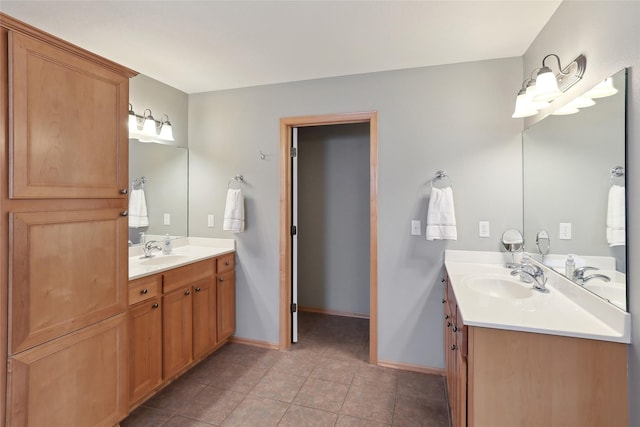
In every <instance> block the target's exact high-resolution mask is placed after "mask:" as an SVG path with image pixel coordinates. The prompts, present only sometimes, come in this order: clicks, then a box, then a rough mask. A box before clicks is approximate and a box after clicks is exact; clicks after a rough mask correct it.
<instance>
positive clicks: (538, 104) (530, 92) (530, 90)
mask: <svg viewBox="0 0 640 427" xmlns="http://www.w3.org/2000/svg"><path fill="white" fill-rule="evenodd" d="M525 93H526V95H527V99H528V100H529V104H530V105H531V107H533V108H535V109H536V110H544V109H545V108H547V107H548V106H549V103H548V102H547V101H534V100H533V96H534V95H535V94H536V85H535V83H532V84H530V85H529V86H527V91H526V92H525Z"/></svg>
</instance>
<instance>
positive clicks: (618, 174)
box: [609, 166, 625, 184]
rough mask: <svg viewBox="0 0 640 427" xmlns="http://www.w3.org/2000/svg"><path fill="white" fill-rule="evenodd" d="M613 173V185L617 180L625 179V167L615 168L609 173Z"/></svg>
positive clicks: (611, 180) (610, 180)
mask: <svg viewBox="0 0 640 427" xmlns="http://www.w3.org/2000/svg"><path fill="white" fill-rule="evenodd" d="M609 172H610V173H611V178H610V179H609V182H610V183H611V184H613V181H614V180H615V179H616V178H622V177H624V172H625V171H624V167H623V166H614V167H612V168H611V170H610V171H609Z"/></svg>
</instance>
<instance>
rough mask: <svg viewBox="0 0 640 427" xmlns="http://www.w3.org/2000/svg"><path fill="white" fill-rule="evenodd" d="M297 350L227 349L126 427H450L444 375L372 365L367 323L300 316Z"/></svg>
mask: <svg viewBox="0 0 640 427" xmlns="http://www.w3.org/2000/svg"><path fill="white" fill-rule="evenodd" d="M299 317H300V321H299V336H300V342H299V343H298V344H295V345H293V346H292V349H291V350H290V351H286V352H285V351H282V352H281V351H275V350H267V349H262V348H258V347H253V346H248V345H242V344H234V343H232V344H227V345H226V346H224V347H223V348H221V349H220V350H218V351H217V352H216V353H214V354H213V355H211V356H210V357H209V358H207V359H205V360H204V361H202V362H201V363H200V364H198V365H197V366H195V367H194V368H193V369H192V370H191V371H189V372H187V373H186V374H185V375H183V376H182V377H181V378H179V379H178V380H176V381H175V382H174V383H172V384H170V385H169V386H168V387H167V388H165V389H164V390H162V391H161V392H160V393H158V394H157V395H156V396H154V397H152V398H151V399H149V400H148V401H147V402H145V403H144V404H143V405H142V406H140V407H139V408H138V409H136V410H135V411H134V412H133V413H132V414H131V415H130V416H129V417H128V418H127V419H126V420H124V421H123V422H122V424H121V426H122V427H142V426H144V427H148V426H163V427H176V426H188V427H208V426H211V425H214V426H242V427H251V426H256V427H267V426H282V427H284V426H295V427H307V426H308V427H315V426H318V427H321V426H322V427H324V426H336V427H346V426H357V427H365V426H366V427H369V426H371V427H383V426H394V427H401V426H406V427H418V426H434V427H448V426H449V425H450V424H449V418H448V411H447V404H446V397H445V381H444V377H441V376H434V375H425V374H419V373H415V372H408V371H400V370H396V369H389V368H382V367H378V366H371V365H369V364H368V363H367V362H366V361H367V360H368V358H369V345H368V334H369V322H368V320H366V319H356V318H347V317H340V316H328V315H320V314H315V313H307V312H304V313H300V316H299Z"/></svg>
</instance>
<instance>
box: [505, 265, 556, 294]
mask: <svg viewBox="0 0 640 427" xmlns="http://www.w3.org/2000/svg"><path fill="white" fill-rule="evenodd" d="M516 274H524V275H525V276H528V277H531V279H533V286H532V289H535V290H536V291H538V292H543V293H547V292H549V289H547V287H546V285H547V278H546V277H544V271H542V269H541V268H540V267H538V266H537V265H530V266H527V267H517V268H514V269H513V270H511V275H512V276H515V275H516Z"/></svg>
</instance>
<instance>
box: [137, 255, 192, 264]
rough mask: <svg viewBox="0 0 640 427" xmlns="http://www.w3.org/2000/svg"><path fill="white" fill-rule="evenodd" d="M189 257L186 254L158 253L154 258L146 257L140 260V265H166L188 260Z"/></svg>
mask: <svg viewBox="0 0 640 427" xmlns="http://www.w3.org/2000/svg"><path fill="white" fill-rule="evenodd" d="M187 258H188V257H187V256H184V255H156V256H155V257H153V258H145V259H141V260H140V265H164V264H173V263H178V262H181V261H184V260H186V259H187Z"/></svg>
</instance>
